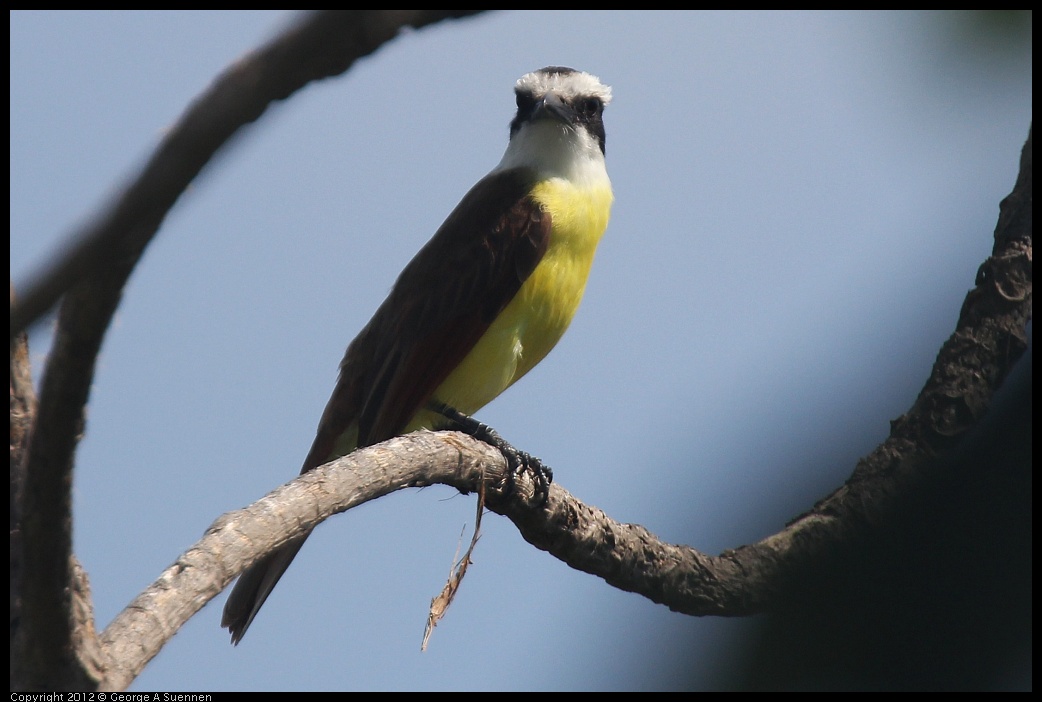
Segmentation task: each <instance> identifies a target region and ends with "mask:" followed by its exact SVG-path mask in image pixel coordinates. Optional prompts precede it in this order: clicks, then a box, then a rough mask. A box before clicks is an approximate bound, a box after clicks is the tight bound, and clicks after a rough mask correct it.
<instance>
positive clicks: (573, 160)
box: [221, 66, 614, 644]
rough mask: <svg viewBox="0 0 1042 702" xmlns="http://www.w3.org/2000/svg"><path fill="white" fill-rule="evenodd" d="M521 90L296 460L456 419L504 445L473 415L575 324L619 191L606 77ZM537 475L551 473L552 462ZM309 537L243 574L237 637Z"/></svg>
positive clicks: (555, 80) (561, 71) (231, 611)
mask: <svg viewBox="0 0 1042 702" xmlns="http://www.w3.org/2000/svg"><path fill="white" fill-rule="evenodd" d="M514 93H515V96H516V103H517V112H516V114H515V115H514V118H513V120H512V121H511V122H510V139H509V142H508V144H507V148H506V151H505V153H504V154H503V157H502V159H501V160H500V161H499V164H498V165H497V166H496V167H495V168H493V169H492V170H491V171H490V172H489V173H488V175H486V176H485V177H484V178H482V179H481V180H479V181H478V182H477V184H475V185H474V187H472V188H471V189H470V191H468V192H467V194H466V195H464V196H463V199H462V200H461V201H460V202H459V204H458V205H457V206H456V208H455V209H454V210H453V211H452V212H451V213H450V214H449V216H448V217H447V218H446V219H445V221H444V223H443V224H442V225H441V227H439V228H438V230H437V231H436V232H435V234H434V236H433V237H432V238H431V239H430V240H429V241H428V242H427V243H426V244H425V245H424V246H423V247H422V248H421V249H420V251H419V252H418V253H417V254H416V255H415V256H414V257H413V259H412V260H411V261H410V262H409V263H408V264H407V265H406V267H405V268H404V269H403V270H402V272H401V274H400V275H399V276H398V279H397V281H396V282H395V283H394V286H393V287H392V288H391V291H390V293H389V294H388V296H387V298H386V299H385V300H384V302H383V303H382V304H381V305H380V307H379V308H378V309H377V310H376V312H375V314H374V315H373V317H372V319H371V320H370V321H369V323H368V324H366V325H365V327H364V328H363V329H362V330H361V331H360V332H359V333H358V335H357V336H356V337H355V339H354V340H353V341H352V342H351V343H350V345H349V346H348V347H347V351H346V353H345V354H344V358H343V361H342V362H341V363H340V374H339V376H338V379H337V383H336V386H335V388H334V390H333V393H332V395H331V396H330V399H329V402H328V403H327V405H326V408H325V410H324V412H323V414H322V417H321V419H320V421H319V425H318V429H317V432H316V436H315V439H314V442H313V443H312V446H311V449H310V451H309V452H308V454H307V457H306V458H305V459H304V463H303V467H302V468H301V471H300V472H301V473H305V472H307V471H309V470H311V469H313V468H315V467H317V466H320V465H322V464H324V463H328V462H329V461H331V460H333V459H335V458H338V457H340V456H343V455H346V454H348V453H350V452H351V451H354V450H355V449H357V448H361V447H364V446H370V445H373V444H376V443H379V442H381V441H385V440H387V439H390V438H393V437H395V436H400V435H403V434H406V433H408V432H411V431H415V430H418V429H432V430H436V429H462V430H464V431H468V433H472V434H475V435H479V434H480V435H479V436H478V438H482V439H485V440H487V441H489V443H492V444H493V445H497V444H496V443H495V440H496V439H498V434H496V433H495V432H493V431H491V430H489V429H488V427H485V425H482V424H480V423H478V422H476V420H473V419H472V417H471V415H473V414H474V413H475V412H477V411H478V410H479V409H480V408H482V407H483V406H485V405H486V404H488V403H489V402H491V401H492V400H493V399H495V398H496V397H497V396H498V395H499V394H500V393H502V392H503V391H504V390H506V389H507V388H508V387H510V386H511V385H512V384H513V383H514V382H515V381H517V380H518V379H519V378H521V377H522V376H524V375H525V374H526V373H528V371H530V370H531V369H532V368H533V367H534V366H535V365H536V364H537V363H539V362H540V361H541V360H542V359H543V358H544V357H545V356H546V354H547V353H548V352H549V351H550V350H551V349H552V348H553V347H554V346H555V345H556V344H557V342H558V341H559V340H560V338H561V336H562V335H563V334H564V332H565V330H566V329H567V328H568V325H569V324H570V323H571V321H572V318H573V316H574V315H575V313H576V310H577V309H578V307H579V303H580V301H581V299H582V297H583V292H584V290H585V288H586V282H587V278H588V276H589V272H590V268H591V265H592V263H593V259H594V254H595V252H596V249H597V245H598V243H599V242H600V240H601V238H602V236H603V234H604V232H605V229H606V228H607V226H608V219H609V216H610V214H611V207H612V203H613V200H614V194H613V192H612V186H611V181H610V180H609V178H608V172H607V168H606V165H605V132H604V120H603V114H604V108H605V106H606V105H607V104H608V103H609V102H610V101H611V96H612V94H611V88H610V87H609V86H607V85H604V84H603V83H602V82H601V80H600V79H599V78H597V77H596V76H594V75H591V74H589V73H585V72H583V71H579V70H576V69H573V68H567V67H564V66H547V67H545V68H541V69H539V70H536V71H532V72H531V73H526V74H525V75H523V76H521V78H519V79H518V80H517V81H516V83H515V84H514ZM482 430H485V431H482ZM503 443H504V444H505V442H503ZM499 446H500V448H501V449H502V448H503V446H502V445H499ZM506 446H507V447H509V445H506ZM504 452H505V453H507V454H508V455H507V458H508V462H510V461H511V460H512V459H513V460H514V461H515V462H516V461H517V460H518V457H517V456H516V455H515V456H510V455H509V453H508V452H507V451H504ZM518 453H520V452H518ZM530 458H531V457H528V455H527V454H522V455H521V460H522V462H523V461H524V459H530ZM538 465H541V464H538ZM522 467H523V466H522ZM541 477H542V479H543V480H544V483H545V481H548V480H549V479H550V474H549V471H548V469H547V470H546V472H545V473H542V474H541ZM307 536H308V534H305V535H303V536H302V537H299V538H297V539H296V540H294V541H291V542H289V543H287V544H285V545H283V546H281V547H279V548H278V549H277V550H276V551H274V552H272V553H271V554H269V555H267V556H265V557H263V558H262V559H261V560H259V561H258V562H256V563H255V564H253V565H251V566H250V567H248V568H247V569H246V570H245V571H244V572H243V573H242V575H241V576H240V577H239V579H238V581H237V582H236V585H235V587H234V588H233V590H232V592H231V594H230V595H229V597H228V600H227V602H226V603H225V607H224V613H223V616H222V619H221V626H222V627H225V628H227V629H228V630H229V631H230V633H231V638H232V643H233V644H238V643H239V642H240V641H241V640H242V637H243V636H244V635H245V633H246V630H247V629H248V628H249V626H250V624H252V622H253V620H254V617H256V616H257V612H258V611H259V610H260V608H261V606H262V605H263V604H264V602H265V600H266V599H267V598H268V595H269V594H270V593H271V591H272V589H273V588H274V587H275V585H276V584H277V583H278V581H279V578H281V577H282V575H283V573H285V571H286V569H287V568H288V567H289V565H290V563H291V562H292V560H293V558H294V557H295V556H296V554H297V552H298V551H299V550H300V548H301V546H302V545H303V543H304V541H305V539H307Z"/></svg>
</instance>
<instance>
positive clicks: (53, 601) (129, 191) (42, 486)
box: [11, 10, 474, 689]
mask: <svg viewBox="0 0 1042 702" xmlns="http://www.w3.org/2000/svg"><path fill="white" fill-rule="evenodd" d="M470 12H474V11H445V10H442V11H434V10H431V11H423V10H387V11H376V10H369V11H325V12H316V13H312V14H308V15H305V16H304V17H303V19H301V20H300V21H298V22H297V23H296V24H295V25H294V26H292V27H290V28H289V29H288V30H286V31H285V32H284V33H283V34H282V35H280V36H278V37H276V38H275V39H273V40H272V41H271V42H269V43H268V44H267V45H266V46H264V47H262V48H261V49H259V50H258V51H256V52H254V53H252V54H249V55H247V56H246V57H244V58H243V59H241V60H240V61H238V62H236V63H235V64H234V65H232V66H231V67H230V68H228V69H227V70H226V71H225V72H224V73H223V74H222V75H221V76H219V77H218V78H217V80H216V81H215V82H214V84H213V85H212V86H210V88H209V89H208V90H207V91H205V92H204V93H203V94H202V95H201V96H200V97H199V98H198V99H197V100H196V101H195V102H194V103H193V104H192V105H191V106H189V108H188V109H187V110H186V112H185V113H184V114H183V115H182V116H181V118H180V119H179V120H178V122H177V123H176V124H175V125H174V126H173V127H172V128H171V129H170V130H169V132H168V133H167V135H166V137H165V138H164V139H163V141H162V143H161V144H160V145H159V147H158V148H157V149H156V151H155V152H154V154H153V155H152V157H151V158H150V159H149V161H148V163H147V164H146V165H145V167H144V168H143V169H142V171H141V172H140V173H139V174H138V175H137V176H135V177H134V178H133V179H132V180H131V181H130V182H129V184H128V185H127V186H126V187H125V188H124V189H123V190H122V191H121V192H119V193H117V195H116V196H115V197H114V198H113V199H112V200H111V201H110V202H108V203H107V204H105V205H104V206H103V207H102V208H101V209H100V211H99V213H98V214H97V215H96V216H95V217H94V218H93V219H92V220H91V221H90V222H88V224H87V225H85V226H84V227H83V228H82V229H81V230H80V231H78V232H77V233H76V234H75V235H74V236H73V237H72V243H71V244H70V246H69V247H68V250H67V252H66V253H64V254H63V255H62V256H60V257H59V258H58V260H56V261H55V262H54V263H52V264H51V265H50V266H49V267H48V268H47V270H46V271H45V272H44V273H42V274H40V275H38V276H36V279H35V281H34V282H32V283H30V284H29V285H28V286H27V288H26V289H25V290H24V291H23V293H22V294H21V295H20V298H19V300H18V301H15V300H12V305H11V338H12V341H13V340H14V337H15V335H16V334H17V333H18V332H20V331H22V330H24V329H25V328H26V327H27V326H28V325H29V324H30V323H32V322H33V321H34V320H36V319H39V317H40V316H41V315H42V314H44V313H45V312H46V311H47V310H48V309H49V308H50V307H51V306H52V305H53V304H54V302H55V301H56V300H57V299H58V298H59V297H62V296H63V295H64V299H63V302H62V305H61V310H60V312H59V316H58V328H57V332H56V334H55V341H54V346H53V349H52V351H51V354H50V358H49V362H48V365H47V369H46V371H45V373H44V378H43V382H42V384H41V390H40V396H39V402H38V405H37V408H36V414H35V416H34V417H33V420H32V432H31V434H30V437H29V445H28V451H27V452H26V453H25V455H24V463H23V464H21V465H20V466H19V472H20V474H22V475H24V476H25V482H24V490H23V499H24V502H23V503H22V511H21V516H22V522H21V533H22V537H23V539H24V541H23V543H25V544H31V545H32V553H33V556H34V557H33V558H31V559H23V560H22V561H21V563H22V566H23V568H22V570H21V577H22V578H23V581H22V582H21V587H20V591H21V592H22V593H23V599H22V600H21V601H20V605H21V613H20V614H21V616H20V621H21V622H22V627H21V629H20V636H22V637H24V639H23V641H24V645H25V647H26V650H27V651H31V652H32V656H29V657H27V658H26V659H24V660H25V661H30V662H31V661H35V663H32V664H30V665H28V667H27V668H26V669H25V670H22V671H19V672H18V673H17V674H15V673H14V672H13V673H12V677H13V679H18V680H20V681H22V682H23V683H24V685H25V686H27V687H29V688H32V689H56V688H55V685H60V684H61V683H60V682H58V681H56V676H55V673H54V671H57V670H65V671H74V670H75V669H77V668H79V667H80V666H79V663H77V662H76V661H75V660H73V658H70V655H69V654H70V652H72V651H74V650H75V649H76V647H75V646H73V645H72V643H71V642H73V641H74V640H76V639H77V638H79V637H80V636H83V635H86V636H88V637H89V636H90V635H91V634H82V631H83V630H82V627H81V626H80V625H79V624H83V620H79V624H77V621H78V620H77V618H76V613H77V612H79V613H81V614H82V613H83V609H82V607H79V606H78V605H77V604H76V601H75V593H77V592H85V591H86V590H87V587H86V583H85V582H76V581H75V579H74V577H73V575H74V572H75V571H76V570H77V568H76V566H75V564H74V562H73V561H72V560H71V558H70V554H71V552H72V537H71V529H72V521H71V499H70V488H71V484H72V479H71V475H72V467H73V458H74V453H75V449H76V446H77V444H78V442H79V438H80V436H81V435H82V433H83V425H84V408H85V407H86V404H87V400H88V397H89V393H90V386H91V383H92V381H93V376H94V365H95V360H96V358H97V354H98V351H99V349H100V348H101V342H102V340H103V338H104V335H105V331H106V329H107V328H108V325H109V323H110V322H111V319H112V316H113V314H114V313H115V310H116V308H117V306H118V304H119V301H120V298H121V296H122V291H123V287H124V285H125V284H126V281H127V279H128V278H129V276H130V274H131V272H132V271H133V269H134V267H135V266H136V264H137V262H138V260H139V259H140V257H141V254H142V253H143V252H144V249H145V247H146V246H147V245H148V243H149V242H150V241H151V240H152V238H153V237H154V236H155V234H156V232H157V231H158V229H159V226H160V224H161V223H162V221H163V219H164V218H165V216H166V213H167V212H168V211H169V210H170V208H171V207H172V206H173V205H174V203H175V202H176V201H177V199H178V198H179V197H180V195H181V193H182V192H184V190H185V189H186V188H187V187H188V185H189V184H190V183H191V181H192V180H193V179H194V178H195V177H196V176H197V175H198V174H199V172H200V171H201V170H202V168H203V167H204V166H205V165H206V164H207V163H208V162H209V161H210V159H211V158H212V157H213V155H214V154H215V153H216V152H217V150H218V149H219V148H220V147H221V146H222V145H223V144H224V143H225V142H226V141H227V140H228V139H229V138H231V136H232V135H234V134H235V132H237V131H238V130H239V129H240V128H241V127H242V126H243V125H245V124H248V123H250V122H252V121H254V120H256V119H257V118H259V117H260V116H261V115H262V114H263V113H264V111H265V110H266V109H267V107H268V105H269V104H271V103H272V102H274V101H276V100H281V99H285V98H286V97H288V96H289V95H291V94H292V93H293V92H295V91H296V90H298V89H300V88H301V87H303V86H304V85H306V84H307V83H309V82H311V81H313V80H318V79H321V78H325V77H329V76H332V75H336V74H338V73H341V72H343V71H345V70H347V68H349V67H350V66H351V65H352V64H353V63H354V62H355V61H356V60H357V59H359V58H361V57H362V56H365V55H368V54H370V53H372V52H373V51H375V50H376V49H377V48H379V47H380V46H381V45H382V44H384V43H385V42H387V41H389V40H390V39H393V38H394V37H395V36H396V35H397V33H398V32H399V31H400V30H401V29H402V28H403V27H422V26H425V25H427V24H430V23H433V22H437V21H440V20H442V19H446V18H449V17H457V16H463V15H464V14H467V13H470ZM13 377H14V376H12V378H13ZM88 619H89V617H88ZM78 630H79V631H81V634H77V633H76V632H77V631H78ZM34 671H35V672H34ZM41 676H42V677H41ZM84 676H86V678H89V677H90V674H89V673H86V672H83V673H82V674H80V673H75V672H70V674H69V675H68V676H58V677H60V678H61V679H62V680H66V681H72V682H71V683H70V685H69V689H83V687H84V685H83V684H82V683H81V682H80V681H81V680H83V679H85V677H84Z"/></svg>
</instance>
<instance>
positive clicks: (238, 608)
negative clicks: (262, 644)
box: [221, 534, 308, 644]
mask: <svg viewBox="0 0 1042 702" xmlns="http://www.w3.org/2000/svg"><path fill="white" fill-rule="evenodd" d="M307 538H308V534H305V535H304V536H302V537H300V539H298V540H296V541H291V542H289V543H288V544H286V545H285V546H283V547H282V548H280V549H279V550H278V551H275V552H273V553H272V554H270V555H269V556H267V557H265V558H264V559H263V560H261V561H258V562H257V563H255V564H253V565H252V566H250V567H249V568H247V569H246V570H245V571H243V573H242V575H240V576H239V582H237V583H235V587H234V588H233V589H232V594H231V595H229V596H228V601H227V602H226V603H225V604H224V615H223V616H222V617H221V626H223V627H226V628H227V629H228V630H229V631H231V633H232V643H233V644H238V643H239V641H241V640H242V637H243V636H245V635H246V630H247V629H249V628H250V624H251V623H252V622H253V618H254V617H256V616H257V612H259V611H260V608H261V606H262V605H263V604H264V600H266V599H268V595H270V594H271V591H272V590H274V589H275V585H276V584H277V583H278V582H279V578H281V577H282V574H283V573H285V572H286V569H287V568H289V564H290V563H292V562H293V559H294V558H295V557H296V555H297V551H299V550H300V547H301V546H303V545H304V541H305V540H306V539H307Z"/></svg>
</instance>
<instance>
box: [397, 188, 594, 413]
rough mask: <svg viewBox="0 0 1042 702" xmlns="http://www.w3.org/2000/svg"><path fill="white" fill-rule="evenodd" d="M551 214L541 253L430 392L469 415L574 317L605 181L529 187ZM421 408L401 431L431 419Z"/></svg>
mask: <svg viewBox="0 0 1042 702" xmlns="http://www.w3.org/2000/svg"><path fill="white" fill-rule="evenodd" d="M533 197H534V199H535V200H536V201H537V202H538V203H539V204H541V205H542V206H543V208H544V209H546V210H547V211H548V212H549V213H550V215H551V217H552V226H553V228H552V231H551V235H550V244H549V246H548V248H547V251H546V254H545V255H544V256H543V258H542V260H541V261H540V262H539V264H538V265H537V266H536V268H535V270H534V271H533V272H532V274H531V275H530V276H529V278H528V280H526V281H525V282H524V284H522V286H521V288H520V290H518V292H517V294H516V295H515V296H514V299H513V300H512V301H511V302H510V304H508V305H507V307H506V308H505V309H504V310H503V311H502V312H501V313H500V315H499V316H498V317H497V318H496V320H495V321H494V322H493V323H492V325H491V326H490V327H489V328H488V331H487V332H485V334H484V336H482V337H481V339H479V340H478V343H477V344H476V345H475V346H474V348H473V349H472V350H471V352H470V353H469V354H468V355H467V356H466V357H465V358H464V359H463V361H462V362H461V363H460V365H459V366H457V368H456V370H454V371H453V372H452V373H451V374H450V375H449V377H448V378H446V379H445V382H443V383H442V384H441V385H440V386H439V387H438V389H437V390H436V391H435V392H434V399H436V400H439V401H441V402H444V403H445V404H448V405H450V406H452V407H455V408H456V409H458V410H460V411H461V412H463V413H465V414H473V413H475V412H477V411H478V410H479V409H480V408H481V407H483V406H485V405H486V404H488V403H489V402H491V401H492V400H493V399H495V398H496V396H498V395H499V394H500V393H501V392H503V391H504V390H506V389H507V388H508V387H510V386H511V385H512V384H513V383H514V382H515V381H517V380H518V379H519V378H520V377H521V376H523V375H524V374H525V373H527V372H528V371H530V370H531V369H532V368H533V367H534V366H535V365H536V364H537V363H539V361H541V360H543V358H544V357H545V356H546V354H547V353H549V352H550V349H552V348H553V347H554V345H555V344H556V343H557V342H558V340H560V338H561V336H562V335H563V334H564V332H565V330H566V329H567V328H568V325H569V324H570V323H571V321H572V317H574V316H575V311H576V310H577V309H578V307H579V302H580V301H581V300H582V296H583V291H584V290H585V288H586V279H587V277H588V276H589V273H590V266H591V265H592V264H593V256H594V253H595V252H596V250H597V244H598V242H599V241H600V239H601V236H602V235H603V234H604V230H605V228H606V227H607V226H608V216H609V214H610V212H611V203H612V199H613V196H612V192H611V188H610V186H605V187H603V188H596V189H580V188H577V187H576V186H574V185H572V184H571V183H570V182H568V181H566V180H563V179H559V178H554V179H551V180H547V181H544V182H542V183H540V184H538V185H537V186H536V188H535V189H534V190H533ZM433 421H434V417H432V416H431V414H430V413H429V412H421V413H419V414H418V415H417V416H416V417H414V418H413V421H412V422H410V423H409V426H408V428H407V429H406V431H413V430H415V429H419V428H422V427H430V426H432V424H433Z"/></svg>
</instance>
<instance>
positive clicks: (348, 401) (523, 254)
mask: <svg viewBox="0 0 1042 702" xmlns="http://www.w3.org/2000/svg"><path fill="white" fill-rule="evenodd" d="M531 185H532V175H531V173H530V172H528V171H525V170H520V169H518V170H510V171H502V172H497V173H493V174H491V175H489V176H486V177H485V178H484V179H482V180H481V181H479V182H478V183H477V185H475V186H474V187H473V188H471V190H470V192H468V193H467V195H466V196H465V197H464V198H463V200H462V201H461V202H460V204H459V205H457V207H456V209H455V210H454V211H453V212H452V214H450V215H449V217H448V218H447V219H446V220H445V223H444V224H442V226H441V228H439V229H438V231H437V232H436V233H435V234H434V236H433V237H432V238H431V240H430V241H429V242H427V244H426V245H425V246H424V247H423V248H422V249H420V251H419V252H418V253H417V254H416V256H415V257H414V258H413V259H412V261H410V262H409V264H408V265H407V266H406V267H405V270H403V271H402V273H401V275H400V276H399V277H398V280H397V282H396V283H395V285H394V288H393V289H392V290H391V293H390V295H388V297H387V299H386V300H385V301H384V302H383V304H382V305H380V307H379V309H377V311H376V314H374V315H373V318H372V319H371V320H370V321H369V324H367V325H366V326H365V328H364V329H363V330H362V331H361V333H359V335H358V336H357V337H356V338H355V340H354V341H352V342H351V345H350V346H349V347H348V349H347V353H346V355H345V356H344V360H343V362H342V363H341V367H340V379H339V381H338V382H337V386H336V389H335V390H334V391H333V396H332V397H331V398H330V400H329V404H328V405H327V407H326V411H325V413H324V415H323V417H322V421H321V422H320V424H319V431H318V435H317V436H316V438H315V445H314V446H312V450H311V452H310V453H309V455H308V460H307V461H306V462H305V464H304V469H303V470H309V469H310V468H313V467H314V466H316V465H320V464H321V463H324V462H325V461H326V460H328V458H329V455H330V452H331V451H332V449H333V445H334V444H335V442H336V439H337V437H339V436H340V434H341V433H342V432H343V431H344V430H345V429H346V428H347V427H348V426H350V424H351V423H352V422H353V421H355V420H357V422H358V445H359V446H366V445H369V444H374V443H377V442H379V441H383V440H385V439H388V438H390V437H392V436H395V435H396V434H398V433H399V432H400V431H402V429H404V428H405V426H406V424H407V423H408V422H409V420H410V419H412V417H413V416H414V415H415V414H416V413H417V412H418V411H419V410H420V409H421V408H422V407H423V405H424V404H425V403H426V402H427V400H428V399H430V396H431V394H432V393H433V392H434V390H435V389H437V387H438V386H439V385H441V383H442V381H444V380H445V378H447V377H448V375H449V373H451V372H452V370H453V369H454V368H455V367H456V366H457V365H459V363H460V362H461V361H462V360H463V358H464V357H465V356H466V355H467V353H468V352H469V351H470V350H471V348H473V347H474V344H476V343H477V341H478V339H480V338H481V336H482V334H484V333H485V331H486V330H487V329H488V327H489V325H490V324H491V323H492V321H493V320H494V319H495V318H496V316H497V315H498V314H499V313H500V312H501V311H502V310H503V308H504V307H506V306H507V304H508V303H509V302H510V300H512V299H513V297H514V295H515V294H516V293H517V291H518V289H519V288H520V287H521V284H522V283H524V281H525V280H526V279H527V278H528V276H529V275H531V273H532V271H533V270H534V269H535V267H536V265H537V264H538V263H539V261H540V259H541V258H542V256H543V254H544V253H545V252H546V249H547V246H548V244H549V237H550V215H549V213H546V212H544V211H543V210H541V209H540V208H539V206H538V205H536V204H535V203H534V202H533V201H531V200H530V199H529V197H528V192H529V190H530V188H531Z"/></svg>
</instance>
